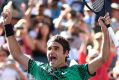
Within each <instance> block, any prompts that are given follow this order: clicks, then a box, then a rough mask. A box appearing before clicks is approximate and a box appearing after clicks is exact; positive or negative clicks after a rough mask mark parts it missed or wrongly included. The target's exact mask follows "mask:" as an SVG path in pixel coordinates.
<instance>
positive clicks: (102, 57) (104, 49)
mask: <svg viewBox="0 0 119 80" xmlns="http://www.w3.org/2000/svg"><path fill="white" fill-rule="evenodd" d="M98 23H99V25H100V26H101V29H102V32H103V34H104V35H103V41H102V45H101V51H100V52H101V53H100V54H99V56H98V57H96V58H95V59H93V60H92V61H91V62H89V63H88V70H89V72H90V74H93V73H94V72H96V70H97V69H99V68H100V67H101V66H102V65H103V64H104V63H105V62H106V61H107V60H108V58H109V54H110V38H109V32H108V30H107V27H106V25H108V24H110V23H111V19H110V16H109V14H108V13H107V14H106V15H105V18H104V17H100V18H99V19H98Z"/></svg>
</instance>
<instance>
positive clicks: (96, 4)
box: [82, 0, 119, 48]
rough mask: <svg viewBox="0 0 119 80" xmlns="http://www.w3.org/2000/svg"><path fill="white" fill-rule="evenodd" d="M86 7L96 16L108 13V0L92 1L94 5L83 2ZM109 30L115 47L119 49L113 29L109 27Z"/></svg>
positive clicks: (84, 0)
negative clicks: (102, 12) (100, 13)
mask: <svg viewBox="0 0 119 80" xmlns="http://www.w3.org/2000/svg"><path fill="white" fill-rule="evenodd" d="M82 1H83V3H84V5H86V6H87V7H88V8H89V9H90V10H91V11H92V12H94V13H95V14H96V15H97V14H98V12H100V11H101V10H103V8H104V10H105V13H106V7H105V5H106V0H92V3H91V4H90V5H89V4H88V3H87V2H86V0H82ZM107 28H108V32H109V34H110V37H111V39H112V41H113V43H114V45H115V47H116V48H117V47H119V42H118V39H117V38H116V35H115V33H114V31H113V29H112V27H110V25H107Z"/></svg>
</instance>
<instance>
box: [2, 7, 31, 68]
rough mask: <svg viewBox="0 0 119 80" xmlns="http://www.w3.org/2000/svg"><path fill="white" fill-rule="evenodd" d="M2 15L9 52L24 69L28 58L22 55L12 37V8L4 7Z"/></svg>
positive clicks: (26, 66)
mask: <svg viewBox="0 0 119 80" xmlns="http://www.w3.org/2000/svg"><path fill="white" fill-rule="evenodd" d="M6 6H7V5H6ZM3 17H4V30H5V36H6V40H7V44H8V48H9V50H10V53H11V54H12V56H13V58H14V59H15V60H17V61H18V62H19V63H20V64H21V65H22V66H23V67H24V68H25V69H28V61H29V58H28V57H26V56H25V55H23V53H22V51H21V49H20V46H19V44H18V43H17V41H16V38H15V37H14V31H13V26H12V25H11V19H12V9H11V8H10V7H8V8H4V10H3Z"/></svg>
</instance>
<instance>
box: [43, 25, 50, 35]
mask: <svg viewBox="0 0 119 80" xmlns="http://www.w3.org/2000/svg"><path fill="white" fill-rule="evenodd" d="M48 27H49V26H48V25H44V26H43V27H42V28H41V33H42V34H43V35H44V36H47V35H48V34H49V28H48Z"/></svg>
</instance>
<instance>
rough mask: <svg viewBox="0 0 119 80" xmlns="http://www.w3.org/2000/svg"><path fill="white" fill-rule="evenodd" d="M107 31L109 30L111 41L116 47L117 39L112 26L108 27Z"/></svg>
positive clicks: (118, 44)
mask: <svg viewBox="0 0 119 80" xmlns="http://www.w3.org/2000/svg"><path fill="white" fill-rule="evenodd" d="M108 32H109V34H110V37H111V38H112V41H113V43H114V45H115V47H116V48H117V47H119V42H118V39H117V38H116V35H115V33H114V31H113V29H112V27H108Z"/></svg>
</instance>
